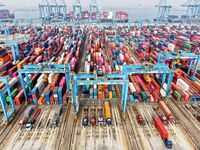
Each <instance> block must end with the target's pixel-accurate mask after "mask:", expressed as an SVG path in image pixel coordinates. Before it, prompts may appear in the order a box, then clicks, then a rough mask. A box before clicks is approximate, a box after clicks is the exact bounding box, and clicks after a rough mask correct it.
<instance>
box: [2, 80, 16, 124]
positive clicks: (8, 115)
mask: <svg viewBox="0 0 200 150" xmlns="http://www.w3.org/2000/svg"><path fill="white" fill-rule="evenodd" d="M0 82H3V83H4V84H5V86H4V88H2V89H1V90H0V102H1V106H2V109H3V113H4V115H5V121H6V122H5V125H6V126H7V125H8V123H9V120H10V119H11V118H12V116H13V115H14V113H15V105H14V102H13V98H12V96H11V90H10V85H9V82H8V78H7V77H0ZM4 93H6V94H7V95H8V97H9V103H10V104H11V108H12V111H11V112H8V111H7V108H6V106H7V102H6V97H5V96H6V95H5V94H4Z"/></svg>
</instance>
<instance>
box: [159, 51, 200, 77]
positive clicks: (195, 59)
mask: <svg viewBox="0 0 200 150" xmlns="http://www.w3.org/2000/svg"><path fill="white" fill-rule="evenodd" d="M167 59H169V60H177V59H190V64H189V68H188V72H187V74H188V76H189V75H190V73H191V69H192V68H193V67H194V73H193V75H192V76H191V77H190V78H191V80H194V79H195V75H196V72H197V69H198V65H199V63H200V56H199V55H196V54H195V53H183V52H180V53H176V54H173V53H172V52H165V51H163V52H160V53H159V54H158V64H165V62H166V60H167Z"/></svg>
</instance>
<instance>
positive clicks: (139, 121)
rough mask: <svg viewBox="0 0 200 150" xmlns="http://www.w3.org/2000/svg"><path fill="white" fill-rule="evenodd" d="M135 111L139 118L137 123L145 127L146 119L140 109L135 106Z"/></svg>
mask: <svg viewBox="0 0 200 150" xmlns="http://www.w3.org/2000/svg"><path fill="white" fill-rule="evenodd" d="M133 110H134V112H135V115H136V118H137V121H138V123H139V124H140V125H143V124H144V123H145V122H144V118H143V117H142V115H141V114H140V113H139V111H138V109H137V107H136V106H133Z"/></svg>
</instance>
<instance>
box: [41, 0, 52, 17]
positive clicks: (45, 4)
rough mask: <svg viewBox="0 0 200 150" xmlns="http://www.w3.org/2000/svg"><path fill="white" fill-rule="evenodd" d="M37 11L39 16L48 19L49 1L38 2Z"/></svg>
mask: <svg viewBox="0 0 200 150" xmlns="http://www.w3.org/2000/svg"><path fill="white" fill-rule="evenodd" d="M39 12H40V18H41V19H45V20H49V19H50V10H49V2H48V0H42V1H41V2H40V3H39Z"/></svg>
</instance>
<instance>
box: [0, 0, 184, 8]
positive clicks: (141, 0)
mask: <svg viewBox="0 0 200 150" xmlns="http://www.w3.org/2000/svg"><path fill="white" fill-rule="evenodd" d="M39 1H40V0H0V2H2V3H3V4H5V5H6V6H7V7H8V8H13V9H15V8H37V6H38V3H39ZM57 1H58V0H57ZM64 1H65V2H66V4H67V7H69V9H71V8H72V4H73V2H74V0H64ZM90 1H91V0H80V2H81V5H82V6H83V7H84V8H89V4H90ZM97 1H98V3H99V5H100V6H101V7H102V8H105V7H111V8H122V7H123V8H124V7H128V8H151V9H153V8H154V6H155V5H156V4H157V3H158V2H159V0H97ZM167 1H168V3H170V4H171V5H173V9H180V8H181V7H180V5H181V4H183V3H184V2H185V1H186V0H167Z"/></svg>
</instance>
